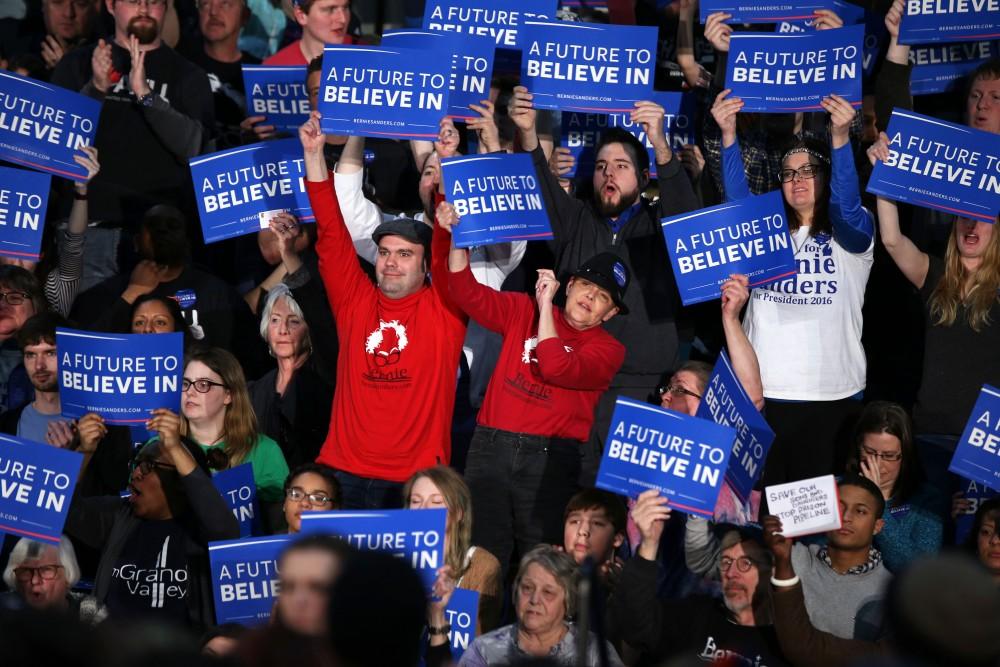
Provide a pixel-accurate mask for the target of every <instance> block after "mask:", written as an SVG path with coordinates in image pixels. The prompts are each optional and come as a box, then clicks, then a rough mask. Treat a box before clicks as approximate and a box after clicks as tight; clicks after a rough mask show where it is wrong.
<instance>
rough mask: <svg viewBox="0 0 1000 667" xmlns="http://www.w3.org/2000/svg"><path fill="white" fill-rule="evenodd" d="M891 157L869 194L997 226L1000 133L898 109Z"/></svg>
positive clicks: (873, 177) (892, 122) (874, 176)
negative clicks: (995, 223)
mask: <svg viewBox="0 0 1000 667" xmlns="http://www.w3.org/2000/svg"><path fill="white" fill-rule="evenodd" d="M886 134H888V135H889V159H888V160H886V161H885V162H881V161H880V162H877V163H876V164H875V168H874V169H873V170H872V175H871V177H870V178H869V179H868V192H871V193H872V194H876V195H879V196H880V197H885V198H886V199H893V200H895V201H901V202H906V203H908V204H913V205H915V206H924V207H927V208H933V209H937V210H939V211H945V212H946V213H952V214H955V215H960V216H965V217H968V218H973V219H975V220H982V221H984V222H994V221H995V220H996V216H997V213H998V212H1000V135H997V134H993V133H991V132H984V131H982V130H976V129H973V128H971V127H966V126H965V125H956V124H954V123H947V122H945V121H942V120H937V119H936V118H928V117H927V116H921V115H920V114H917V113H913V112H912V111H902V110H900V109H894V110H893V112H892V116H891V117H890V118H889V127H888V129H887V132H886Z"/></svg>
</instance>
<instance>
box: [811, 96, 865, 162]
mask: <svg viewBox="0 0 1000 667" xmlns="http://www.w3.org/2000/svg"><path fill="white" fill-rule="evenodd" d="M820 105H821V106H822V107H823V110H824V111H826V112H827V113H828V114H830V145H831V146H832V147H833V148H834V149H835V150H836V149H837V148H840V147H841V146H846V145H847V144H848V142H850V140H851V123H853V122H854V117H855V115H857V112H856V111H855V110H854V107H852V106H851V103H850V102H848V101H847V100H845V99H844V98H843V97H841V96H840V95H830V96H829V97H826V98H823V100H822V101H820Z"/></svg>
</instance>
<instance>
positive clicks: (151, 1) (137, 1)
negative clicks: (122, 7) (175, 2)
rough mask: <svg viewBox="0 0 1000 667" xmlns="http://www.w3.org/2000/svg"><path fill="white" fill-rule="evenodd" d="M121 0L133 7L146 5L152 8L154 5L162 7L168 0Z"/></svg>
mask: <svg viewBox="0 0 1000 667" xmlns="http://www.w3.org/2000/svg"><path fill="white" fill-rule="evenodd" d="M119 1H120V2H123V3H125V4H126V5H128V6H129V7H132V8H135V7H138V6H139V5H146V6H147V7H149V8H151V9H152V8H153V7H156V8H160V7H163V6H165V5H166V4H167V0H119Z"/></svg>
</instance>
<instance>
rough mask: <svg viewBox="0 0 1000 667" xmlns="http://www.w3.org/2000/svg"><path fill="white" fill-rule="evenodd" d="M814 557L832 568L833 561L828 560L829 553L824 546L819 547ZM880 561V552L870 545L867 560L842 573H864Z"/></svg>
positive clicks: (876, 565)
mask: <svg viewBox="0 0 1000 667" xmlns="http://www.w3.org/2000/svg"><path fill="white" fill-rule="evenodd" d="M816 558H819V559H820V560H821V561H823V562H824V563H826V564H827V565H828V566H829V567H830V569H831V570H832V569H833V561H832V560H830V554H829V553H828V552H827V550H826V547H825V546H824V547H820V550H819V551H817V552H816ZM881 562H882V552H881V551H879V550H878V549H876V548H875V547H870V548H869V549H868V560H866V561H865V562H864V563H862V564H861V565H855V566H854V567H852V568H851V569H850V570H848V571H847V572H844V574H864V573H866V572H871V571H872V570H874V569H875V568H876V567H878V566H879V564H880V563H881Z"/></svg>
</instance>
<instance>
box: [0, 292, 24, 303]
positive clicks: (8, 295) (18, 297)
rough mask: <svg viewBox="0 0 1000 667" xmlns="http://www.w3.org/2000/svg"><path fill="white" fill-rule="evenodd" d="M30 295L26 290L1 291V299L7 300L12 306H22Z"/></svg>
mask: <svg viewBox="0 0 1000 667" xmlns="http://www.w3.org/2000/svg"><path fill="white" fill-rule="evenodd" d="M28 296H29V295H28V294H27V293H26V292H0V301H6V302H7V304H8V305H10V306H20V305H21V304H22V303H24V300H25V299H27V298H28Z"/></svg>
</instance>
